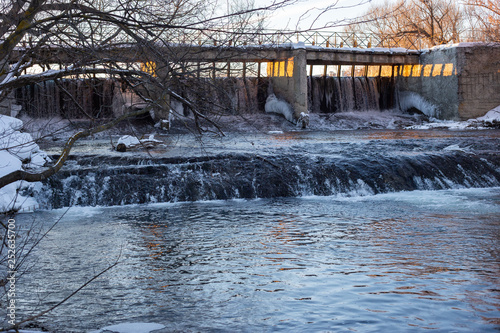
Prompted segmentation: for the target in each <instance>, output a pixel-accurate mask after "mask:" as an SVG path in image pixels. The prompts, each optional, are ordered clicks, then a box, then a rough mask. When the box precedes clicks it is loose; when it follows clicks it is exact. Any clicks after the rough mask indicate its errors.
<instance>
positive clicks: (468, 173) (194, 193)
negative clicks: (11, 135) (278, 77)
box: [36, 151, 500, 208]
mask: <svg viewBox="0 0 500 333" xmlns="http://www.w3.org/2000/svg"><path fill="white" fill-rule="evenodd" d="M350 154H354V155H355V156H354V157H352V156H351V155H349V156H345V157H339V156H328V155H325V156H323V155H321V154H311V155H303V154H289V153H288V154H281V155H271V156H266V157H261V156H256V155H255V154H238V153H220V154H218V155H213V156H203V157H177V158H155V159H153V158H152V159H147V160H144V159H141V158H134V157H132V156H128V157H112V156H99V157H96V156H79V157H77V158H76V159H77V160H76V161H73V163H69V164H68V166H67V167H65V168H64V169H63V170H61V171H60V172H59V173H57V174H56V175H55V176H53V177H51V178H50V179H47V180H45V181H44V186H43V189H42V190H41V191H40V192H39V193H38V194H37V196H36V199H37V201H38V202H39V203H41V205H42V206H45V207H47V208H49V207H52V208H59V207H64V206H73V205H80V206H96V205H104V206H113V205H124V204H140V203H148V202H177V201H196V200H225V199H233V198H271V197H297V196H310V195H317V196H330V195H340V196H345V195H366V194H368V195H371V194H378V193H388V192H398V191H412V190H441V189H453V188H469V187H494V186H500V168H499V164H498V163H499V161H498V160H495V158H493V157H492V156H491V155H488V154H485V155H484V156H483V155H481V154H476V155H474V154H464V153H461V152H459V151H446V152H442V153H418V154H417V153H411V154H410V153H403V154H400V155H392V154H385V155H376V154H372V153H371V152H368V151H366V152H365V153H360V154H357V153H354V152H350ZM75 162H76V163H75Z"/></svg>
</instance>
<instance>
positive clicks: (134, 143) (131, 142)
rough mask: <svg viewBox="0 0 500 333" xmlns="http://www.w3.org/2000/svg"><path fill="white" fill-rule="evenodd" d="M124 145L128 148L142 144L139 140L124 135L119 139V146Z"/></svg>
mask: <svg viewBox="0 0 500 333" xmlns="http://www.w3.org/2000/svg"><path fill="white" fill-rule="evenodd" d="M121 143H123V144H124V145H125V146H126V147H127V148H130V147H133V146H137V145H139V144H140V143H141V141H139V139H138V138H136V137H135V136H132V135H124V136H122V137H121V138H119V139H118V144H121Z"/></svg>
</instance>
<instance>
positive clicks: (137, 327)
mask: <svg viewBox="0 0 500 333" xmlns="http://www.w3.org/2000/svg"><path fill="white" fill-rule="evenodd" d="M162 328H165V325H162V324H155V323H123V324H117V325H111V326H106V327H103V328H101V329H100V330H97V331H90V332H89V333H104V332H113V333H150V332H152V331H156V330H161V329H162Z"/></svg>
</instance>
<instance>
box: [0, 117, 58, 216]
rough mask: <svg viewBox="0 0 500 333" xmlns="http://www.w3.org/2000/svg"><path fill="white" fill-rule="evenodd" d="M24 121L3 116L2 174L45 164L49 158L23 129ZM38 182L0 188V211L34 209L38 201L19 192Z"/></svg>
mask: <svg viewBox="0 0 500 333" xmlns="http://www.w3.org/2000/svg"><path fill="white" fill-rule="evenodd" d="M22 127H23V122H22V121H21V120H19V119H16V118H12V117H8V116H4V115H0V177H3V176H5V175H8V174H9V173H11V172H14V171H16V170H29V169H34V168H39V167H42V166H43V165H44V164H45V163H46V162H48V161H49V158H48V156H47V154H46V153H45V152H43V151H41V150H40V148H39V147H38V145H37V144H36V143H34V141H33V138H32V137H31V135H30V134H28V133H22V132H20V130H21V128H22ZM37 186H39V184H29V183H26V182H23V181H17V182H14V183H12V184H9V185H6V186H4V187H2V188H1V189H0V212H5V211H9V210H12V209H14V210H20V211H26V210H33V209H34V208H36V207H38V204H37V202H36V201H35V200H34V199H33V198H30V197H25V196H23V195H20V191H23V190H27V189H29V188H35V187H37Z"/></svg>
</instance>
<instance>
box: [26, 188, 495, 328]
mask: <svg viewBox="0 0 500 333" xmlns="http://www.w3.org/2000/svg"><path fill="white" fill-rule="evenodd" d="M499 198H500V189H498V188H497V189H489V190H461V191H440V192H412V193H399V194H388V195H378V196H372V197H363V198H345V199H339V198H309V199H274V200H255V201H228V202H206V203H187V204H163V205H153V206H129V207H118V208H91V209H89V208H86V209H78V208H76V209H75V210H73V211H72V210H70V211H69V212H68V215H67V217H65V219H64V220H63V221H62V222H61V223H60V224H59V225H58V226H57V227H56V228H55V230H54V231H53V232H52V233H51V234H50V237H49V238H48V239H47V240H46V241H44V242H43V243H42V244H41V246H40V248H39V249H38V252H37V254H36V256H37V260H36V261H37V265H36V267H37V269H36V270H34V271H33V273H32V274H31V275H30V276H29V277H27V278H26V279H25V280H24V283H23V284H21V285H20V286H19V289H21V290H22V293H21V294H20V295H21V296H20V298H22V301H23V304H24V307H23V308H22V309H21V310H20V312H23V314H24V313H26V314H27V313H28V312H29V310H33V308H34V307H38V308H45V307H46V306H47V305H49V304H53V303H54V302H56V301H58V300H60V299H61V298H63V297H64V296H66V295H67V294H68V293H69V292H71V291H72V290H74V289H75V287H77V286H78V285H80V284H81V283H82V282H83V281H85V280H86V279H88V278H89V277H91V276H92V275H93V274H95V273H97V272H99V271H100V270H101V269H102V268H104V267H106V265H108V264H109V263H111V262H113V260H115V259H116V258H117V257H118V256H120V262H121V264H120V265H119V266H117V267H116V268H114V269H113V270H112V271H111V272H109V273H107V274H105V275H104V276H103V277H102V278H99V279H98V280H97V281H96V282H95V283H94V284H93V285H92V286H91V287H89V288H87V289H85V290H84V291H82V292H81V293H80V294H78V295H77V296H75V297H74V298H73V299H71V300H70V302H69V303H68V304H67V305H65V306H63V307H61V308H60V309H58V310H56V311H55V312H54V313H52V314H51V315H49V316H48V317H47V318H46V319H45V323H46V325H47V326H48V327H49V328H53V329H54V330H55V331H58V332H69V331H72V330H73V331H76V332H81V331H86V330H90V329H96V328H98V327H103V326H106V325H109V324H115V323H120V322H131V321H142V322H157V323H161V324H164V325H166V326H167V331H175V330H179V331H208V332H211V331H222V332H235V331H248V332H259V331H296V332H303V331H311V332H317V331H328V330H330V331H335V332H342V331H363V332H366V331H394V330H395V329H396V330H398V331H411V330H412V329H416V330H423V329H437V330H439V331H446V332H448V331H463V332H470V331H495V329H498V328H500V322H499V320H498V318H500V291H499V290H500V264H499V259H500V255H499V251H498V249H499V241H500V237H499V236H500V224H499V223H500V222H499V221H498V216H499V215H498V214H499V212H500V206H499V204H498V203H499V200H498V199H499ZM82 212H85V213H87V215H86V216H85V215H83V214H82ZM58 214H60V211H53V212H40V213H37V218H38V219H39V220H41V221H44V223H47V224H48V223H50V221H52V220H54V219H55V218H56V217H57V215H58ZM40 303H42V304H43V306H40ZM75 313H78V316H75Z"/></svg>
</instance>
